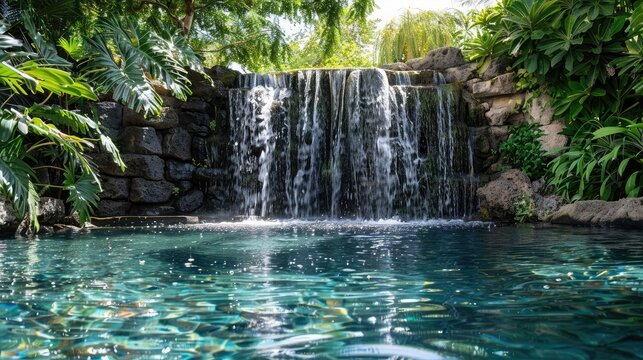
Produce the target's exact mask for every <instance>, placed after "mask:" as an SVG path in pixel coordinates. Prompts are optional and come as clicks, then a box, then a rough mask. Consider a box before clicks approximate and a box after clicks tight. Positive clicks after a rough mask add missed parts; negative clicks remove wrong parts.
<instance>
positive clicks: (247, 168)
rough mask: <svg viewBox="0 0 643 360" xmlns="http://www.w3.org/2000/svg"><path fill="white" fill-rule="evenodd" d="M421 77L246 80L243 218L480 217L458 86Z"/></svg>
mask: <svg viewBox="0 0 643 360" xmlns="http://www.w3.org/2000/svg"><path fill="white" fill-rule="evenodd" d="M412 75H413V76H410V74H409V73H407V72H388V71H384V70H381V69H357V70H347V69H343V70H319V69H317V70H301V71H297V72H291V73H277V74H267V75H259V74H246V75H242V76H240V78H239V80H238V85H239V88H237V89H231V90H230V127H229V129H230V130H229V131H230V146H231V150H232V151H231V154H232V155H231V158H230V173H231V175H232V179H233V182H232V184H231V189H230V190H231V192H232V197H233V198H232V199H230V203H231V206H235V208H236V210H235V211H236V212H237V213H238V214H242V215H248V216H252V215H260V216H265V217H295V218H320V217H322V218H323V217H330V218H344V217H350V218H362V219H381V218H390V217H400V218H404V219H421V218H429V217H462V216H467V215H469V214H471V213H472V212H474V211H475V199H474V194H475V189H476V184H477V180H476V178H475V176H474V173H473V154H472V146H471V142H470V141H469V135H468V127H467V125H466V123H465V122H464V121H463V120H462V116H461V115H460V112H459V110H458V109H459V108H458V92H457V91H458V90H457V89H455V88H453V87H451V86H449V85H447V84H444V79H443V78H442V77H441V75H440V74H439V73H435V74H433V76H432V77H427V76H424V74H418V73H414V74H412ZM417 79H422V81H418V80H417ZM427 79H429V80H428V81H427Z"/></svg>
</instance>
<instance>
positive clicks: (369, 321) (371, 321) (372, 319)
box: [366, 316, 377, 324]
mask: <svg viewBox="0 0 643 360" xmlns="http://www.w3.org/2000/svg"><path fill="white" fill-rule="evenodd" d="M366 322H368V323H369V324H375V323H376V322H377V318H376V317H375V316H371V317H369V318H368V319H366Z"/></svg>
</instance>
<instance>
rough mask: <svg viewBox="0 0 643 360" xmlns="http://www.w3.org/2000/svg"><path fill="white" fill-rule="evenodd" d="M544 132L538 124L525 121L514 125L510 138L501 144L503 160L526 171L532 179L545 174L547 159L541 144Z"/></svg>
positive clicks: (510, 131) (510, 130)
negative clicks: (544, 156) (545, 159)
mask: <svg viewBox="0 0 643 360" xmlns="http://www.w3.org/2000/svg"><path fill="white" fill-rule="evenodd" d="M542 134H543V131H542V130H540V128H539V127H538V124H530V123H527V122H523V123H520V124H518V125H516V126H512V127H511V128H510V129H509V138H508V139H507V141H505V142H504V143H502V144H501V145H500V149H499V150H500V154H501V156H502V159H503V161H505V162H506V163H508V164H509V165H511V166H513V167H515V168H517V169H520V170H522V171H524V172H525V174H527V176H529V177H530V178H531V179H537V178H540V177H541V176H543V174H544V172H545V161H544V158H543V151H542V150H541V145H540V137H541V136H542Z"/></svg>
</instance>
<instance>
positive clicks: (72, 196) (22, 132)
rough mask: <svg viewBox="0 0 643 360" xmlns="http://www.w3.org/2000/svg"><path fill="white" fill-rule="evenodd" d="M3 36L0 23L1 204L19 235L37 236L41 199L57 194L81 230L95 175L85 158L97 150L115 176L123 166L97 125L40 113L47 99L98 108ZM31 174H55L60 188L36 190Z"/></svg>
mask: <svg viewBox="0 0 643 360" xmlns="http://www.w3.org/2000/svg"><path fill="white" fill-rule="evenodd" d="M27 27H29V26H27ZM8 28H9V26H8V24H6V23H5V22H0V85H1V86H2V87H3V89H2V90H1V91H0V101H2V106H1V107H0V196H4V197H6V198H7V199H8V200H10V201H11V202H12V204H13V206H14V208H15V210H16V212H17V214H18V216H20V217H21V218H23V219H24V221H23V227H24V228H27V229H28V231H38V229H39V223H38V217H37V216H38V201H39V197H40V192H41V191H45V190H47V189H49V188H58V189H60V190H64V191H65V192H66V193H67V194H68V196H67V201H68V202H69V203H70V205H71V211H72V212H75V213H77V214H78V215H79V218H80V221H81V222H83V223H84V222H86V221H87V220H88V219H89V215H90V212H91V208H92V207H93V206H95V205H96V202H97V200H98V196H97V194H98V192H99V191H100V182H99V179H98V172H97V170H96V168H95V166H94V164H92V163H91V161H90V160H89V157H88V156H87V154H86V152H87V151H88V150H90V149H94V148H96V145H100V147H101V149H102V150H103V151H105V152H107V153H110V154H111V155H112V156H113V159H114V161H115V162H116V163H117V164H118V165H120V166H121V168H124V164H123V162H122V160H121V158H120V155H119V152H118V150H117V149H116V147H115V146H114V144H113V143H112V141H111V140H110V138H109V137H108V136H105V135H103V134H102V132H101V130H100V126H99V124H98V123H96V122H95V121H93V120H92V119H90V118H88V117H86V116H84V115H81V114H80V113H77V112H74V111H70V110H67V109H65V108H63V107H61V106H58V105H46V102H47V100H48V99H50V98H51V97H62V96H67V97H71V98H77V99H87V100H97V97H96V95H95V94H94V92H93V91H92V89H91V88H90V87H89V86H88V85H87V84H85V83H82V82H79V81H77V80H76V79H74V78H73V77H72V76H71V75H70V73H69V72H68V71H66V70H65V65H64V64H60V63H58V64H52V63H50V62H49V61H48V58H47V57H43V56H40V55H39V54H38V53H36V52H32V51H27V49H26V48H25V45H24V44H23V42H22V41H20V40H18V39H16V38H14V37H13V36H11V35H9V34H7V33H6V31H7V30H8ZM29 32H32V31H29ZM37 35H38V34H32V36H31V39H32V41H33V42H34V45H35V46H36V47H37V49H38V52H39V53H43V51H48V49H49V47H48V46H47V45H46V44H45V43H44V41H42V39H39V38H38V36H37ZM50 58H51V56H50ZM54 60H55V59H54ZM38 96H45V97H44V99H43V101H42V102H39V103H37V102H35V101H34V99H35V98H36V97H38ZM36 169H47V170H52V171H55V172H59V173H62V174H63V176H64V181H63V182H62V184H60V185H58V184H49V183H41V182H40V181H39V179H38V177H37V176H36V172H35V170H36Z"/></svg>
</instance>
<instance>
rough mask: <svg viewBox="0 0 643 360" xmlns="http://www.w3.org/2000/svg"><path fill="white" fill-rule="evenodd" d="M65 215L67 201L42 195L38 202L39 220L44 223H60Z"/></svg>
mask: <svg viewBox="0 0 643 360" xmlns="http://www.w3.org/2000/svg"><path fill="white" fill-rule="evenodd" d="M64 217H65V203H64V202H63V201H62V200H61V199H56V198H52V197H41V198H40V202H39V203H38V221H40V222H41V223H43V224H55V223H59V222H61V221H62V220H63V218H64Z"/></svg>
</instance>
